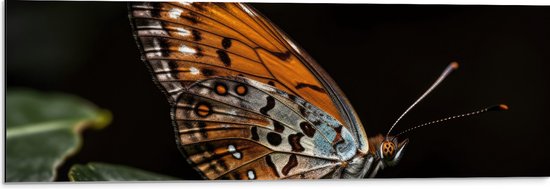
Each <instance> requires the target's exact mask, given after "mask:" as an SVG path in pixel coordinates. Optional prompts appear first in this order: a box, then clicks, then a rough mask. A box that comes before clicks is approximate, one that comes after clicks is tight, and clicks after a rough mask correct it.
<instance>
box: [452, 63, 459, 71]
mask: <svg viewBox="0 0 550 189" xmlns="http://www.w3.org/2000/svg"><path fill="white" fill-rule="evenodd" d="M451 68H453V69H454V70H456V69H458V62H451Z"/></svg>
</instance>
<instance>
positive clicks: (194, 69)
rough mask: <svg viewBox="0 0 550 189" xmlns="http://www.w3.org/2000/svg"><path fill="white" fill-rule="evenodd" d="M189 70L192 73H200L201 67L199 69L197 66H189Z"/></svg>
mask: <svg viewBox="0 0 550 189" xmlns="http://www.w3.org/2000/svg"><path fill="white" fill-rule="evenodd" d="M189 71H190V72H191V74H193V75H197V74H199V72H200V71H199V69H197V68H195V67H191V68H189Z"/></svg>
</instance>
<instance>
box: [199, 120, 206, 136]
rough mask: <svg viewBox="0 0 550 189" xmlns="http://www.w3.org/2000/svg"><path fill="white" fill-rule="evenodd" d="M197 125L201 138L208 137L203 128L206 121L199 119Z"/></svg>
mask: <svg viewBox="0 0 550 189" xmlns="http://www.w3.org/2000/svg"><path fill="white" fill-rule="evenodd" d="M198 126H199V132H200V133H201V136H202V137H203V138H208V132H206V130H205V129H204V128H206V123H205V122H204V121H199V122H198Z"/></svg>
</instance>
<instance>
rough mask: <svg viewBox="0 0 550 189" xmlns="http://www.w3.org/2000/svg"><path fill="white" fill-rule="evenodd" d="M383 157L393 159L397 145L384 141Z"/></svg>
mask: <svg viewBox="0 0 550 189" xmlns="http://www.w3.org/2000/svg"><path fill="white" fill-rule="evenodd" d="M381 149H382V155H383V157H385V158H392V157H393V155H394V153H395V144H394V143H393V142H390V141H384V142H383V143H382V148H381Z"/></svg>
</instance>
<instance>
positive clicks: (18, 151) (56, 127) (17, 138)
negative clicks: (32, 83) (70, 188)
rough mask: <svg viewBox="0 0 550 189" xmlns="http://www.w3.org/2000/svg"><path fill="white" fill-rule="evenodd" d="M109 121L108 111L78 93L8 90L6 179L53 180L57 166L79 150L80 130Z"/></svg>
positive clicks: (80, 141) (25, 180)
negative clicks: (77, 94) (82, 97)
mask: <svg viewBox="0 0 550 189" xmlns="http://www.w3.org/2000/svg"><path fill="white" fill-rule="evenodd" d="M110 121H111V114H110V113H109V112H108V111H106V110H102V109H99V108H97V107H95V106H94V105H92V104H91V103H89V102H87V101H85V100H83V99H81V98H78V97H76V96H72V95H68V94H62V93H42V92H37V91H33V90H29V89H8V90H7V93H6V181H7V182H39V181H53V180H54V179H55V177H56V169H57V167H59V166H60V165H61V164H63V162H64V160H65V159H66V158H67V157H68V156H70V155H71V154H74V153H76V152H77V151H78V150H79V148H80V146H81V143H82V139H81V137H80V135H79V133H80V131H82V130H83V129H85V128H96V129H100V128H103V127H105V126H107V125H108V124H109V123H110Z"/></svg>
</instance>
